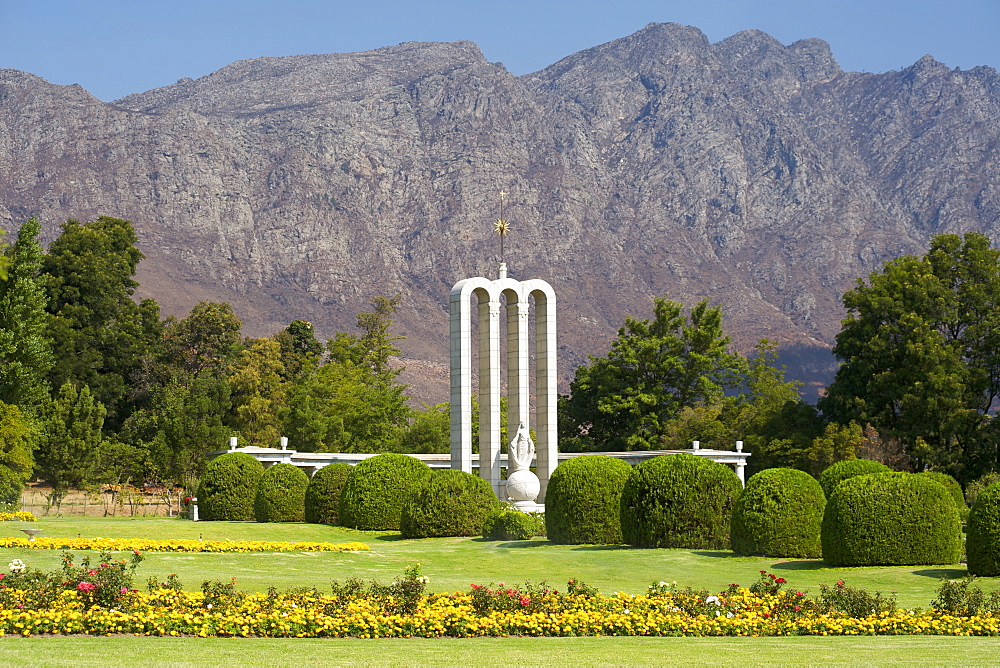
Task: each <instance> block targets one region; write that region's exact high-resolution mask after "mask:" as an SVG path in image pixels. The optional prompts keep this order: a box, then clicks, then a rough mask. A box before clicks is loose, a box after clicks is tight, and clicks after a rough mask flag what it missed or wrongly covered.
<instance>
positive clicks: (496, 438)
mask: <svg viewBox="0 0 1000 668" xmlns="http://www.w3.org/2000/svg"><path fill="white" fill-rule="evenodd" d="M506 274H507V272H506V266H505V265H501V268H500V278H499V279H498V280H496V281H491V280H490V279H488V278H483V277H481V276H480V277H476V278H467V279H465V280H463V281H459V282H458V283H456V284H455V287H453V288H452V289H451V296H450V298H449V307H450V308H449V311H450V316H451V467H452V468H453V469H461V470H462V471H466V472H468V473H471V472H472V322H471V320H472V318H471V316H472V303H471V302H472V299H471V298H472V297H473V296H475V297H476V298H477V301H478V306H477V309H478V318H479V475H480V476H482V477H483V478H485V479H486V480H488V481H489V482H490V484H491V485H492V486H493V491H494V492H496V493H497V495H498V496H499V497H500V498H501V499H504V500H506V496H505V494H504V489H503V485H502V481H501V478H500V468H501V467H500V445H501V444H500V395H501V391H500V306H501V303H500V299H501V297H506V301H507V390H508V392H507V396H508V404H507V420H508V424H509V425H512V426H511V427H510V433H511V434H513V433H514V431H515V430H516V429H517V424H518V422H523V423H524V424H525V425H528V426H532V427H534V429H535V435H536V439H537V442H536V443H535V452H536V462H537V463H536V469H535V471H536V475H537V476H538V479H539V482H540V483H541V493H540V495H539V502H542V501H543V500H544V498H545V488H546V486H547V484H548V481H549V476H550V475H551V474H552V472H553V471H554V470H555V468H556V466H557V465H558V463H559V462H558V445H559V438H558V434H557V419H556V402H557V400H558V395H557V376H556V294H555V291H554V290H553V289H552V286H550V285H549V284H548V283H546V282H545V281H543V280H541V279H531V280H527V281H516V280H514V279H512V278H507V276H506ZM532 297H533V298H534V300H535V393H536V396H535V416H534V418H535V419H534V420H532V419H531V416H530V415H529V412H530V411H529V403H528V398H529V387H530V386H529V381H530V370H529V353H530V351H529V350H528V345H529V343H528V342H529V338H528V337H529V332H528V312H529V307H530V302H529V298H532Z"/></svg>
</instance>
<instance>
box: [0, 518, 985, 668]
mask: <svg viewBox="0 0 1000 668" xmlns="http://www.w3.org/2000/svg"><path fill="white" fill-rule="evenodd" d="M36 525H37V526H38V527H41V528H44V529H45V532H44V534H43V535H46V536H51V537H67V538H76V537H103V538H131V537H142V538H160V539H169V538H203V539H205V540H209V539H215V540H291V541H297V540H301V541H306V540H308V541H328V542H346V541H362V542H365V543H367V544H368V545H369V546H370V547H371V551H369V552H355V553H295V552H292V553H280V554H275V553H251V554H175V553H153V552H148V553H146V555H145V556H146V560H145V561H144V562H143V564H142V566H141V568H140V570H139V571H138V572H137V585H140V586H141V585H142V584H143V583H144V582H145V580H146V578H147V577H149V576H153V575H155V576H157V577H164V576H166V575H167V574H169V573H177V574H178V576H179V577H180V579H181V581H182V583H183V584H184V585H185V588H186V589H189V590H197V589H198V588H199V585H200V583H201V582H202V581H203V580H206V579H216V580H228V579H229V578H230V577H236V578H237V586H239V587H241V588H243V589H246V590H250V591H263V590H266V589H267V587H269V586H271V585H275V586H277V587H279V588H288V587H293V586H315V587H317V588H318V589H320V590H324V589H325V588H326V587H327V586H328V584H329V582H330V580H331V579H345V578H348V577H359V578H362V579H372V578H377V579H379V580H382V581H389V580H392V579H393V578H394V577H395V576H397V575H400V574H401V573H402V572H403V569H404V568H406V567H407V566H409V565H411V564H414V563H420V564H421V569H422V571H423V573H424V574H425V575H428V576H429V577H430V579H431V581H430V585H429V589H430V590H432V591H455V590H466V589H467V588H468V586H469V584H470V583H473V582H475V583H481V584H486V583H489V582H495V583H496V582H506V583H508V584H520V583H523V582H525V581H530V582H535V583H537V582H540V581H543V580H544V581H547V582H549V583H551V584H553V585H555V586H556V587H559V588H561V587H563V586H564V585H565V582H566V580H567V579H569V578H577V579H578V580H582V581H583V582H586V583H588V584H590V585H593V586H596V587H597V588H599V589H600V590H601V591H602V592H604V593H608V594H610V593H614V592H617V591H625V592H629V593H640V592H642V591H644V590H645V589H646V587H647V585H649V584H650V583H651V582H657V581H661V580H666V581H668V582H669V581H677V582H678V583H679V584H680V585H681V586H685V585H690V586H692V587H696V588H705V589H709V590H714V591H717V590H722V589H725V587H726V586H727V585H728V584H729V583H731V582H735V583H739V584H741V585H744V586H749V585H750V584H752V583H753V582H754V581H755V580H756V579H757V576H758V572H759V571H760V570H768V571H771V572H774V573H776V574H778V575H780V576H781V577H784V578H785V579H786V580H788V585H787V587H788V588H791V589H803V590H808V591H811V592H813V593H818V589H819V585H820V584H821V583H823V584H833V583H834V582H836V581H837V580H838V579H843V580H845V581H846V582H847V583H848V584H851V585H855V586H861V587H865V588H868V589H878V590H881V591H883V592H895V594H896V595H897V597H898V600H899V603H900V605H901V606H903V607H910V608H912V607H928V605H929V604H930V601H931V600H932V599H933V598H934V594H935V590H936V589H937V587H938V586H939V585H940V578H942V577H948V578H957V577H962V576H964V575H965V573H966V571H965V567H964V566H961V565H953V566H943V567H887V568H836V569H834V568H826V567H825V565H824V563H823V562H822V561H820V560H787V559H766V558H757V557H738V556H735V555H733V554H732V553H731V552H728V551H708V550H642V549H632V548H626V547H619V546H561V545H552V544H550V543H549V542H548V541H546V540H544V539H535V540H531V541H512V542H487V541H483V540H482V539H470V538H436V539H424V540H401V539H400V538H399V536H398V534H396V533H390V532H363V531H353V530H350V529H343V528H340V527H328V526H322V525H312V524H257V523H252V522H197V523H196V522H190V521H186V520H180V519H168V518H90V517H62V518H45V519H43V520H41V521H39V522H37V523H36ZM19 526H20V524H19V523H17V522H4V523H0V536H20V535H22V534H20V533H19V531H18V528H19ZM14 558H19V559H23V560H24V561H25V562H27V563H28V564H29V565H32V566H37V567H39V568H43V569H49V568H55V567H57V565H58V563H59V559H60V553H59V551H56V550H23V549H22V550H0V565H2V564H5V563H7V562H9V561H10V560H11V559H14ZM980 583H981V585H982V586H983V588H984V589H987V590H993V589H997V588H1000V581H997V580H996V579H983V580H980ZM290 643H294V649H289V645H290ZM997 650H1000V640H994V639H990V638H936V637H930V638H927V637H916V638H784V639H783V638H758V639H723V638H718V639H715V638H683V639H672V638H515V639H461V640H457V639H456V640H451V639H446V640H377V641H367V640H366V641H361V640H272V639H251V640H230V639H191V638H181V639H173V638H131V637H127V638H121V637H113V638H30V639H5V640H4V641H2V642H0V662H2V663H4V664H22V665H23V664H27V663H34V664H38V665H56V664H58V665H66V664H67V662H70V663H73V664H74V665H92V664H97V663H103V664H104V665H108V664H112V665H129V664H134V663H139V662H142V663H145V664H147V665H148V664H154V665H165V664H171V663H176V664H178V665H181V664H189V663H202V664H208V663H216V664H217V663H225V662H230V661H234V660H239V661H240V662H241V663H245V664H254V665H256V664H273V665H285V664H290V663H299V664H326V663H335V664H336V663H375V664H413V663H458V664H462V663H532V664H534V663H556V664H559V663H563V664H566V663H574V664H591V665H592V664H601V663H614V664H655V663H674V664H677V663H681V664H684V663H688V664H693V663H705V662H711V663H730V664H734V663H740V664H744V663H751V664H754V663H768V664H777V663H781V664H789V663H800V664H805V663H846V664H857V663H862V664H886V663H897V662H898V663H914V662H920V663H930V664H935V663H936V664H942V665H943V664H951V665H955V664H962V665H972V664H987V663H992V662H993V661H991V660H990V659H989V657H990V656H991V655H992V653H993V652H996V651H997ZM45 657H48V658H49V659H51V661H52V663H50V664H46V663H45V659H44V658H45ZM69 657H72V661H69Z"/></svg>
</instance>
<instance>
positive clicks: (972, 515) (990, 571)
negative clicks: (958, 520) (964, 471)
mask: <svg viewBox="0 0 1000 668" xmlns="http://www.w3.org/2000/svg"><path fill="white" fill-rule="evenodd" d="M965 554H966V557H968V562H969V575H978V576H980V577H995V576H997V575H1000V482H995V483H993V484H992V485H989V486H988V487H986V488H985V489H983V490H982V491H980V492H977V494H976V502H975V503H973V504H972V508H971V510H970V511H969V526H968V532H967V533H966V540H965Z"/></svg>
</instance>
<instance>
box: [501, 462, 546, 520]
mask: <svg viewBox="0 0 1000 668" xmlns="http://www.w3.org/2000/svg"><path fill="white" fill-rule="evenodd" d="M541 488H542V486H541V482H539V480H538V476H536V475H535V474H534V473H532V472H531V471H529V470H528V469H519V470H517V471H514V472H513V473H511V474H510V475H509V476H508V477H507V499H508V500H509V501H510V502H511V503H513V504H514V507H515V508H517V509H518V510H520V511H521V512H522V513H533V512H535V510H536V509H537V508H538V504H537V503H535V499H537V498H538V493H539V492H540V491H541Z"/></svg>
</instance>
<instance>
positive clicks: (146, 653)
mask: <svg viewBox="0 0 1000 668" xmlns="http://www.w3.org/2000/svg"><path fill="white" fill-rule="evenodd" d="M998 650H1000V640H998V639H995V638H942V637H935V636H916V637H901V638H900V637H879V638H870V637H869V638H468V639H452V638H441V639H433V640H429V639H422V638H412V639H399V640H356V639H342V640H317V639H309V638H305V639H303V638H300V639H269V638H261V639H242V638H239V639H236V638H198V639H194V638H134V637H112V638H87V637H83V638H76V637H71V638H10V639H5V640H3V641H2V642H0V662H2V663H3V664H5V665H22V666H27V665H34V666H66V665H69V664H72V665H74V666H109V665H112V666H130V665H143V666H149V665H156V666H169V665H233V664H238V665H268V666H293V665H294V666H302V665H348V664H353V665H357V664H362V665H363V664H377V665H428V664H432V665H444V664H448V665H457V666H461V665H488V664H509V665H602V664H603V665H609V664H613V665H748V664H749V665H755V664H756V665H761V664H769V665H880V666H881V665H890V664H911V665H912V664H921V665H941V666H944V665H947V666H956V665H962V666H974V665H993V664H995V663H996V659H995V655H996V652H997V651H998ZM70 657H72V658H70Z"/></svg>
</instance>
